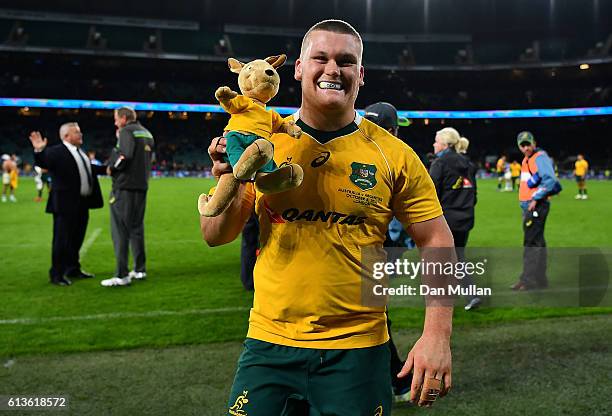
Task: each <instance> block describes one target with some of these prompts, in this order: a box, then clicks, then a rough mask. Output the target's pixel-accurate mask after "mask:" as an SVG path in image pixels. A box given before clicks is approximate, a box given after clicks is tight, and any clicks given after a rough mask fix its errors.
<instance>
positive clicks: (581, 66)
mask: <svg viewBox="0 0 612 416" xmlns="http://www.w3.org/2000/svg"><path fill="white" fill-rule="evenodd" d="M590 67H591V66H590V65H589V64H580V69H582V70H583V71H584V70H586V69H589V68H590Z"/></svg>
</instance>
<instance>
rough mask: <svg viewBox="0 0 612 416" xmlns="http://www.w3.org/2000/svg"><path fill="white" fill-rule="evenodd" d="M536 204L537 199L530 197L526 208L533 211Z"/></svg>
mask: <svg viewBox="0 0 612 416" xmlns="http://www.w3.org/2000/svg"><path fill="white" fill-rule="evenodd" d="M536 205H538V201H536V200H535V199H532V200H531V201H529V205H528V206H527V210H529V211H533V210H534V209H536ZM523 206H524V205H523Z"/></svg>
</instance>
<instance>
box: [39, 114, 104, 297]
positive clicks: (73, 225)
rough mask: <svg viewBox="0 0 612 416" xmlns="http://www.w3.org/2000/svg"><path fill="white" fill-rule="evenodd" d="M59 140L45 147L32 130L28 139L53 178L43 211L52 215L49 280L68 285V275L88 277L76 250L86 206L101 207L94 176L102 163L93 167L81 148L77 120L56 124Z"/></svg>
mask: <svg viewBox="0 0 612 416" xmlns="http://www.w3.org/2000/svg"><path fill="white" fill-rule="evenodd" d="M59 134H60V138H61V139H62V143H60V144H57V145H55V146H50V147H47V138H43V137H42V135H41V134H40V133H39V132H37V131H34V132H32V133H30V142H32V146H33V147H34V160H35V163H36V165H37V166H40V167H41V168H43V169H48V170H49V174H50V175H51V177H52V180H53V187H52V188H51V192H50V193H49V200H48V201H47V209H46V211H47V212H48V213H50V214H53V248H52V261H51V263H52V265H51V269H50V270H49V277H50V279H51V283H53V284H55V285H59V286H69V285H70V284H71V283H72V282H71V281H70V279H69V278H75V277H76V278H91V277H93V275H91V274H89V273H86V272H84V271H83V270H81V264H80V262H79V250H80V249H81V245H82V244H83V239H84V238H85V231H86V230H87V222H88V221H89V209H91V208H102V206H103V205H104V203H103V201H102V193H101V192H100V184H99V182H98V176H97V175H103V174H104V171H105V167H104V166H94V165H92V164H91V163H90V162H89V159H88V158H87V155H86V154H85V153H84V152H83V150H82V149H81V145H82V144H83V134H82V133H81V129H80V127H79V125H78V124H77V123H66V124H63V125H62V126H61V127H60V133H59Z"/></svg>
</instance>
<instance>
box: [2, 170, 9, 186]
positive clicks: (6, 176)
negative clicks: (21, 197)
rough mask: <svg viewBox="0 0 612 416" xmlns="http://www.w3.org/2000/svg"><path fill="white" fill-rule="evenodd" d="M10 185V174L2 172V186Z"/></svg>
mask: <svg viewBox="0 0 612 416" xmlns="http://www.w3.org/2000/svg"><path fill="white" fill-rule="evenodd" d="M10 183H11V174H10V173H7V172H4V173H3V174H2V185H10Z"/></svg>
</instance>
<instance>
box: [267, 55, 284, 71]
mask: <svg viewBox="0 0 612 416" xmlns="http://www.w3.org/2000/svg"><path fill="white" fill-rule="evenodd" d="M286 60H287V55H285V54H282V55H274V56H268V57H267V58H266V59H264V61H266V62H267V63H269V64H270V65H272V67H273V68H278V67H279V66H282V65H283V64H284V63H285V61H286Z"/></svg>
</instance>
